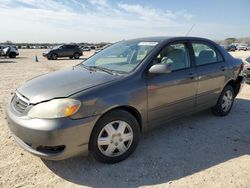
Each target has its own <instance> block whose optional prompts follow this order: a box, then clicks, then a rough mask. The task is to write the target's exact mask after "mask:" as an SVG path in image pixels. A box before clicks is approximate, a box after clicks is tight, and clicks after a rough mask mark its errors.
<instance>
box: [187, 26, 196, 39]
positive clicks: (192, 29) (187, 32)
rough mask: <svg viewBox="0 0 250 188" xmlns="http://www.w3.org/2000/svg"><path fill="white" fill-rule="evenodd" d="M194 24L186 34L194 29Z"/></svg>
mask: <svg viewBox="0 0 250 188" xmlns="http://www.w3.org/2000/svg"><path fill="white" fill-rule="evenodd" d="M194 26H195V24H193V25H192V26H191V28H190V29H189V30H188V32H187V33H186V35H185V36H188V35H189V33H190V32H191V31H192V30H193V28H194Z"/></svg>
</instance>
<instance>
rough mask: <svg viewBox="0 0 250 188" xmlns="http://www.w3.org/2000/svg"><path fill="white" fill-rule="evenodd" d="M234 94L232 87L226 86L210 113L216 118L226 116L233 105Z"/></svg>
mask: <svg viewBox="0 0 250 188" xmlns="http://www.w3.org/2000/svg"><path fill="white" fill-rule="evenodd" d="M234 98H235V93H234V90H233V88H232V86H230V85H227V86H226V87H225V88H224V89H223V91H222V92H221V95H220V97H219V99H218V101H217V104H216V106H214V107H213V108H212V112H213V113H214V114H215V115H217V116H226V115H228V113H229V112H230V110H231V108H232V106H233V103H234Z"/></svg>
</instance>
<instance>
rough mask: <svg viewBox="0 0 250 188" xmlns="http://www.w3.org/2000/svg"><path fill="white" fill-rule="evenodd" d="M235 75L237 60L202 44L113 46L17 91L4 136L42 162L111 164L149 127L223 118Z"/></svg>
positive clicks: (168, 41)
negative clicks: (204, 115) (81, 158)
mask: <svg viewBox="0 0 250 188" xmlns="http://www.w3.org/2000/svg"><path fill="white" fill-rule="evenodd" d="M242 69H243V63H242V61H241V60H238V59H234V58H233V57H232V56H231V55H229V54H228V53H227V52H226V51H225V50H224V49H223V48H221V47H220V46H218V45H217V44H216V43H214V42H212V41H210V40H207V39H202V38H193V37H153V38H142V39H134V40H128V41H121V42H118V43H116V44H113V45H112V46H110V47H108V48H105V49H104V50H102V51H100V52H99V53H97V54H95V55H94V56H92V57H90V58H89V59H88V60H86V61H85V62H83V63H81V64H79V65H77V66H74V67H72V68H69V69H66V70H61V71H57V72H53V73H49V74H46V75H43V76H39V77H36V78H34V79H32V80H30V81H28V82H26V83H25V84H24V85H23V86H21V87H20V88H18V89H17V90H16V94H15V96H14V97H13V98H12V100H11V102H10V105H9V106H8V107H7V117H8V122H9V128H10V130H11V131H12V133H13V135H14V137H15V139H16V141H17V143H18V144H19V145H20V146H21V147H23V148H24V149H26V150H27V151H29V152H31V153H32V154H34V155H36V156H39V157H41V158H44V159H49V160H60V159H66V158H69V157H72V156H76V155H79V154H87V153H88V152H89V151H90V152H91V153H92V155H93V156H94V157H95V158H96V159H98V160H99V161H102V162H106V163H115V162H119V161H121V160H124V159H125V158H127V157H128V156H129V155H131V154H132V153H133V151H134V150H135V149H136V146H137V145H138V142H139V140H140V134H141V133H142V132H143V131H145V130H147V129H148V128H150V127H152V126H155V125H160V124H163V123H165V122H166V121H169V120H172V119H174V118H178V117H181V116H183V115H186V114H191V113H194V112H197V111H201V110H204V109H207V108H211V109H212V112H213V113H214V114H215V115H218V116H225V115H227V114H228V113H229V112H230V110H231V108H232V105H233V102H234V98H235V97H236V95H237V94H238V93H239V91H240V88H241V86H242V81H243V77H242V76H240V75H241V74H240V73H241V71H242Z"/></svg>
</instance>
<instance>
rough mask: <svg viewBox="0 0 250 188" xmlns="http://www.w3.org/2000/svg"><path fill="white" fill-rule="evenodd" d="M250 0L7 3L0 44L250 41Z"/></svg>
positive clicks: (1, 5) (2, 5) (1, 6)
mask: <svg viewBox="0 0 250 188" xmlns="http://www.w3.org/2000/svg"><path fill="white" fill-rule="evenodd" d="M249 13H250V0H238V1H233V0H209V1H203V0H161V1H153V0H126V1H125V0H1V1H0V24H1V25H0V42H5V41H7V40H10V41H12V42H34V43H45V42H52V43H54V42H56V43H62V42H115V41H119V40H123V39H131V38H138V37H147V36H184V35H186V33H187V32H188V31H189V30H190V28H191V27H192V26H194V27H193V29H192V31H191V32H190V34H189V35H190V36H199V37H206V38H210V39H212V40H220V39H225V38H228V37H236V38H240V37H250V24H249V23H250V21H249V18H250V14H249Z"/></svg>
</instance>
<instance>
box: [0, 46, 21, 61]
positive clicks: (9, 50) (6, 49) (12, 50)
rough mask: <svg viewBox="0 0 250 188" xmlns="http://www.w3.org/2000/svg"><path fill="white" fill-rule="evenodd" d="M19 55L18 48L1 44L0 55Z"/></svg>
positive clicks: (11, 56)
mask: <svg viewBox="0 0 250 188" xmlns="http://www.w3.org/2000/svg"><path fill="white" fill-rule="evenodd" d="M18 55H19V52H18V49H17V48H16V47H14V46H10V45H0V56H5V57H9V58H15V57H16V56H18Z"/></svg>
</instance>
